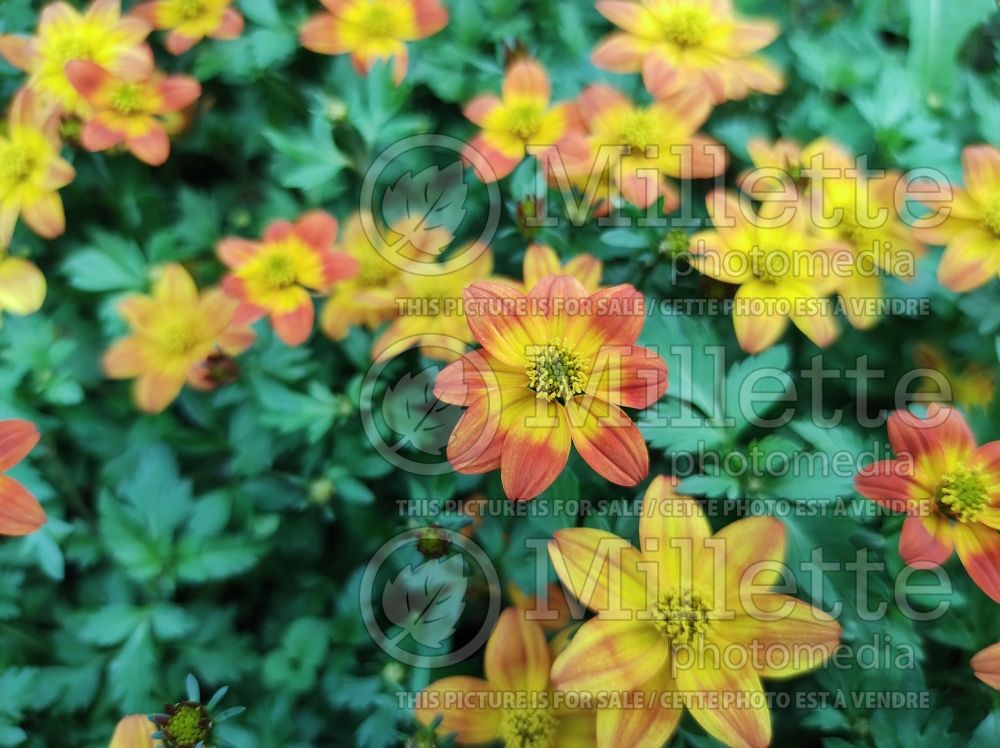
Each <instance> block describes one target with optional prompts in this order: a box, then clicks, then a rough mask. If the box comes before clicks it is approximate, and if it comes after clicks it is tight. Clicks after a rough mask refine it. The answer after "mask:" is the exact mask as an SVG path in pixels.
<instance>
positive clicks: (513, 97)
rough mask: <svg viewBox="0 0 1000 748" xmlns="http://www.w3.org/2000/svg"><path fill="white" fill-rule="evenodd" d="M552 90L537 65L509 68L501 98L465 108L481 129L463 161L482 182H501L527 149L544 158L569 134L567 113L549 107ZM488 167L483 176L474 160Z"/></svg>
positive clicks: (526, 61)
mask: <svg viewBox="0 0 1000 748" xmlns="http://www.w3.org/2000/svg"><path fill="white" fill-rule="evenodd" d="M551 94H552V90H551V87H550V86H549V79H548V76H547V75H546V73H545V68H543V67H542V66H541V65H540V64H539V63H538V62H536V61H535V60H529V59H519V60H515V61H514V62H513V63H511V65H510V67H508V68H507V71H506V72H505V73H504V76H503V91H502V95H501V96H496V95H495V94H481V95H480V96H477V97H476V98H474V99H473V100H472V101H470V102H469V103H468V104H466V106H465V110H464V111H465V116H466V117H467V118H468V119H469V120H470V121H472V122H473V123H474V124H476V125H479V126H480V127H481V128H482V132H481V133H479V134H478V135H476V137H474V138H473V139H472V141H471V142H470V143H469V144H468V145H467V146H466V147H465V158H466V160H467V161H469V162H470V163H471V164H472V166H473V167H474V168H475V169H476V173H477V174H478V176H479V178H480V179H481V180H483V181H484V182H494V181H496V180H498V179H503V178H504V177H506V176H507V175H508V174H510V173H511V172H512V171H514V169H515V167H516V166H517V165H518V164H519V163H521V161H522V160H523V159H524V157H525V155H529V154H528V150H527V149H528V148H529V147H534V149H537V150H534V152H533V153H532V154H531V155H537V156H541V155H542V153H543V151H544V150H547V149H548V148H552V147H555V146H556V144H557V143H558V142H559V140H560V139H561V138H562V137H563V135H564V134H565V132H566V124H567V123H566V117H567V113H566V108H565V107H564V106H562V105H556V106H550V105H549V103H550V99H551ZM476 155H478V156H480V157H481V158H482V159H485V161H486V162H487V163H488V164H489V166H490V170H488V171H485V172H484V170H483V169H482V168H481V164H480V163H479V162H478V159H476V158H475V156H476Z"/></svg>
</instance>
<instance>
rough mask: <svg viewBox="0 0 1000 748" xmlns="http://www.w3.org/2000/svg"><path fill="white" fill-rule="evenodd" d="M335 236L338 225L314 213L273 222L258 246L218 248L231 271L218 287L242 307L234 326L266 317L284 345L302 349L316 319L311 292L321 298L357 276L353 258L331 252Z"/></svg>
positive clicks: (243, 243) (238, 243)
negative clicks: (342, 281)
mask: <svg viewBox="0 0 1000 748" xmlns="http://www.w3.org/2000/svg"><path fill="white" fill-rule="evenodd" d="M336 236H337V221H336V219H334V217H333V216H331V215H330V214H329V213H324V212H323V211H321V210H314V211H311V212H309V213H306V214H304V215H303V216H301V217H300V218H299V219H298V220H297V221H296V222H295V223H294V224H293V223H291V222H289V221H274V222H273V223H271V224H270V225H269V226H268V227H267V229H266V230H265V231H264V237H263V239H262V240H261V241H250V240H249V239H240V238H238V237H226V238H225V239H223V240H222V241H221V242H219V246H218V249H217V252H218V255H219V258H220V259H221V260H222V261H223V262H224V263H225V264H226V266H227V267H229V268H230V269H231V270H232V273H230V274H229V275H227V276H226V277H225V278H224V279H223V281H222V287H223V288H224V289H225V290H226V293H228V294H229V295H230V296H232V297H234V298H236V299H239V300H240V301H242V302H243V303H242V305H241V306H240V309H239V311H238V312H237V314H236V322H237V323H240V324H243V323H247V322H255V321H256V320H258V319H260V318H261V317H264V316H265V315H267V316H269V317H270V320H271V325H272V326H273V327H274V332H275V333H276V334H277V336H278V337H279V338H281V339H282V340H283V341H284V342H285V343H286V344H287V345H291V346H296V345H302V344H303V343H304V342H305V341H306V340H307V339H308V338H309V335H310V333H311V332H312V328H313V319H314V316H315V310H314V308H313V299H312V296H311V295H310V292H316V293H325V292H327V291H329V290H330V288H331V287H332V286H333V284H334V283H335V282H336V281H338V280H343V279H346V278H352V277H354V276H355V275H357V273H358V268H359V263H358V261H357V260H356V259H355V258H353V257H351V256H350V255H348V254H345V253H344V252H335V251H333V249H332V248H333V242H334V239H335V238H336Z"/></svg>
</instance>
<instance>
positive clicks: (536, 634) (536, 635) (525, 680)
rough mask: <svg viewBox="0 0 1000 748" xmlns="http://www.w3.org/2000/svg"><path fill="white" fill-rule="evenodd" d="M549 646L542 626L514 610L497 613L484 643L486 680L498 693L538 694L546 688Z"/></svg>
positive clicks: (547, 682) (508, 609) (547, 683)
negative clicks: (495, 623)
mask: <svg viewBox="0 0 1000 748" xmlns="http://www.w3.org/2000/svg"><path fill="white" fill-rule="evenodd" d="M550 664H551V658H550V657H549V645H548V642H546V641H545V633H544V632H543V631H542V627H541V626H539V625H538V624H537V623H536V622H535V621H528V620H525V618H524V616H523V615H522V613H521V611H520V610H518V609H517V608H507V609H506V610H505V611H504V612H503V613H501V614H500V619H499V620H498V621H497V625H496V628H494V629H493V633H492V634H490V638H489V641H487V642H486V652H485V655H484V661H483V668H484V672H485V674H486V680H488V681H489V682H490V685H492V686H495V687H496V688H498V689H500V690H501V691H515V692H521V691H526V692H528V693H540V692H544V691H547V690H548V687H549V665H550Z"/></svg>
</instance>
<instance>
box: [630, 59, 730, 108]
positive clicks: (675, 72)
mask: <svg viewBox="0 0 1000 748" xmlns="http://www.w3.org/2000/svg"><path fill="white" fill-rule="evenodd" d="M642 82H643V85H645V86H646V90H647V91H649V93H650V94H652V96H653V98H656V99H664V98H667V97H668V96H672V95H674V94H676V93H678V92H679V91H683V90H684V88H685V84H686V83H688V79H687V78H686V77H685V75H684V74H683V71H682V69H681V68H679V67H678V66H677V65H675V64H674V63H673V61H671V60H669V59H667V58H666V57H664V56H663V55H661V54H659V53H657V52H655V51H653V52H650V53H649V54H647V55H645V56H644V57H643V59H642ZM705 95H706V97H707V98H710V99H711V98H713V96H712V94H710V93H708V92H706V94H705Z"/></svg>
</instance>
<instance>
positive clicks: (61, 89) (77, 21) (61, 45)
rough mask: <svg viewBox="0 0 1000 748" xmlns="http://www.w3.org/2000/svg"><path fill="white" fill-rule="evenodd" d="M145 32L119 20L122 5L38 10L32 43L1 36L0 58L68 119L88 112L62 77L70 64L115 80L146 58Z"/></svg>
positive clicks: (117, 1) (109, 2) (112, 0)
mask: <svg viewBox="0 0 1000 748" xmlns="http://www.w3.org/2000/svg"><path fill="white" fill-rule="evenodd" d="M148 35H149V26H148V25H146V23H145V22H144V21H142V20H140V19H138V18H132V17H129V16H125V17H124V18H123V17H122V15H121V0H93V2H91V4H90V5H89V6H88V7H87V10H86V12H84V13H82V14H81V13H80V12H79V11H77V10H76V8H74V7H73V6H72V5H70V4H69V3H65V2H54V3H50V4H49V5H46V6H45V8H43V9H42V13H41V16H40V19H39V21H38V29H37V31H36V32H35V36H33V37H22V36H12V35H7V36H0V55H3V56H4V57H5V58H6V59H7V61H8V62H9V63H10V64H11V65H13V66H14V67H16V68H20V69H21V70H24V71H26V72H27V73H29V74H30V75H29V78H28V84H27V85H28V87H29V88H31V89H32V90H34V91H35V92H36V93H37V94H38V96H39V97H40V98H42V99H43V100H45V101H46V102H51V103H52V104H54V105H57V106H58V107H59V108H61V109H62V110H63V113H64V114H68V115H74V114H75V115H85V114H86V113H87V110H88V106H87V103H86V102H85V101H84V100H83V98H82V97H81V96H80V94H79V93H77V91H76V89H75V88H74V87H73V84H72V83H70V81H69V78H68V77H67V76H66V65H67V63H70V62H72V61H73V60H90V61H91V62H94V63H96V64H98V65H100V66H101V67H103V68H107V69H108V70H111V71H113V72H115V73H116V74H118V73H121V74H124V73H126V72H127V71H128V70H129V69H130V68H132V67H133V66H134V65H136V64H142V57H143V56H144V55H145V54H148V50H147V49H144V45H143V44H142V42H143V40H144V39H145V38H146V37H147V36H148Z"/></svg>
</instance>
